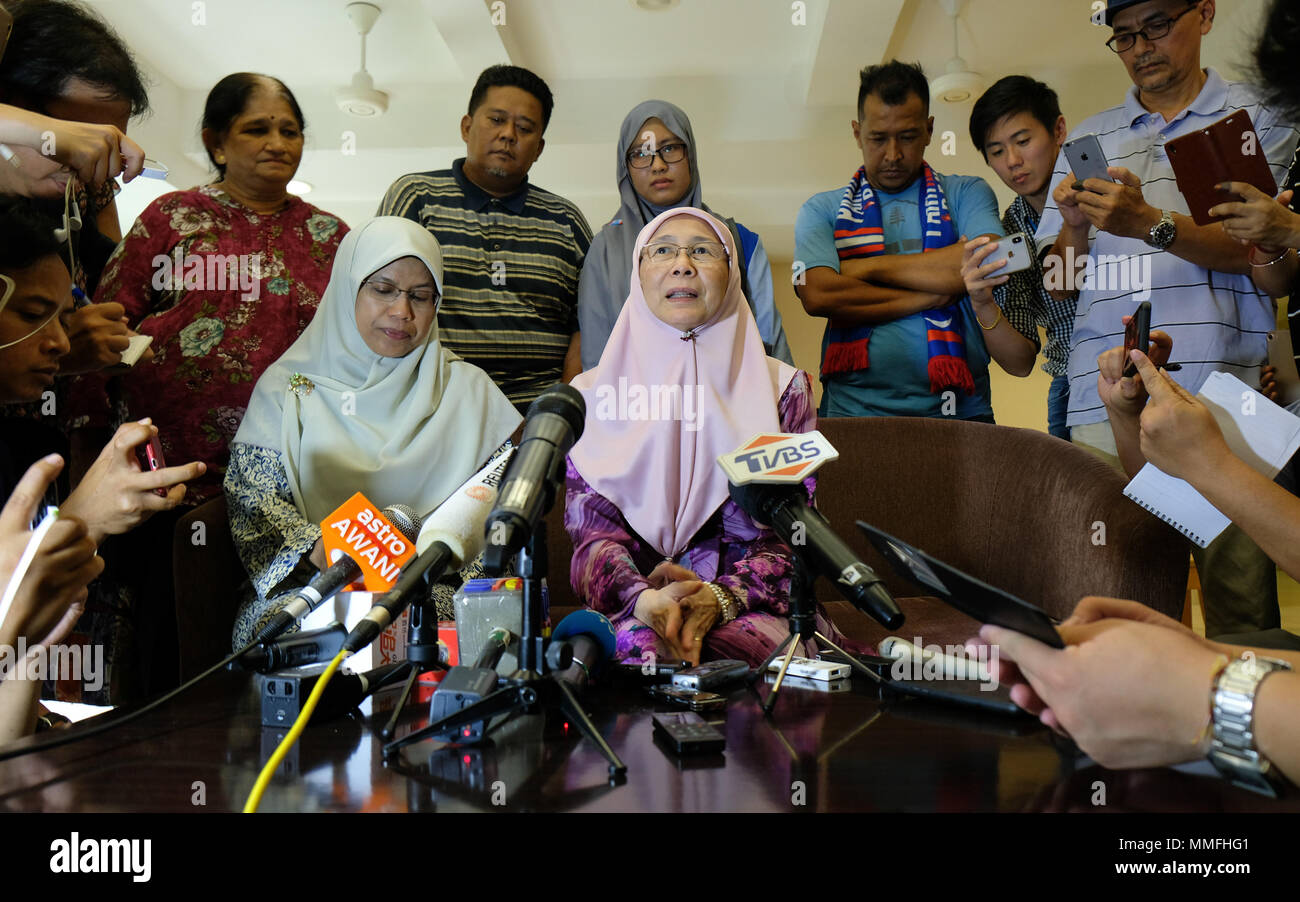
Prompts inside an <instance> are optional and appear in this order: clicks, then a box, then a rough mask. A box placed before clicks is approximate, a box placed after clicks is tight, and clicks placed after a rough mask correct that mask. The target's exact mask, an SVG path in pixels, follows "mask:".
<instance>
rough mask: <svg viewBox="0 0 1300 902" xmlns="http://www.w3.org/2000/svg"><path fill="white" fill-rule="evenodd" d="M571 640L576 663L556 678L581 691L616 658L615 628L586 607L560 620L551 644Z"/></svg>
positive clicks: (605, 618)
mask: <svg viewBox="0 0 1300 902" xmlns="http://www.w3.org/2000/svg"><path fill="white" fill-rule="evenodd" d="M566 640H567V641H568V643H569V647H570V648H571V649H572V650H573V660H572V662H571V663H570V664H569V666H568V668H567V669H565V670H561V671H559V672H557V673H556V678H557V679H561V680H564V681H565V682H566V683H568V684H569V685H570V686H572V687H574V688H575V689H577V690H579V691H582V690H583V689H586V688H587V684H588V683H589V682H591V677H592V674H594V673H595V672H596V671H598V670H599V669H600V666H601V665H602V664H604V663H605V662H606V661H608V660H610V659H612V658H613V657H614V653H615V651H616V650H617V649H616V646H615V637H614V626H613V624H611V623H610V622H609V619H608V618H607V617H605V615H603V614H598V613H596V612H595V611H592V610H589V609H586V608H583V609H582V610H579V611H574V612H573V613H572V614H570V615H569V616H568V617H565V618H564V619H563V620H561V621H560V622H559V623H558V624H557V625H556V627H555V630H554V631H553V632H552V633H551V642H553V643H554V642H563V641H566Z"/></svg>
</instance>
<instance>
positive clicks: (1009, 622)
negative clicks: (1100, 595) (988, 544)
mask: <svg viewBox="0 0 1300 902" xmlns="http://www.w3.org/2000/svg"><path fill="white" fill-rule="evenodd" d="M858 528H859V529H861V530H862V531H863V532H864V533H865V534H866V536H867V539H868V540H870V542H871V544H872V545H874V546H875V547H876V550H877V551H879V552H880V553H881V554H882V555H884V558H885V560H887V561H889V565H890V566H891V567H893V568H894V570H895V571H896V572H897V573H898V574H899V575H900V576H903V577H905V578H907V579H909V580H911V581H912V582H914V583H916V584H917V585H918V586H922V587H924V588H925V589H926V590H927V591H928V592H931V593H933V594H934V595H936V596H937V597H939V598H942V599H943V600H944V601H946V602H947V603H948V604H950V605H952V606H953V607H954V608H956V609H957V610H959V611H961V612H962V613H963V614H966V615H968V616H970V617H973V618H975V619H976V620H978V621H979V622H980V623H991V624H993V625H994V626H1001V627H1006V628H1007V629H1010V630H1015V631H1016V632H1018V633H1023V634H1024V635H1026V636H1029V637H1030V638H1033V639H1037V640H1038V641H1039V642H1042V643H1044V644H1045V645H1050V646H1051V647H1052V648H1064V647H1065V643H1064V642H1062V641H1061V637H1060V635H1058V634H1057V632H1056V626H1055V624H1054V622H1053V620H1052V618H1051V617H1049V616H1048V614H1047V612H1046V611H1044V610H1043V609H1042V608H1040V607H1037V606H1035V605H1032V604H1030V603H1029V602H1027V601H1022V600H1021V599H1019V598H1016V597H1015V596H1014V595H1012V594H1010V593H1009V592H1003V591H1002V590H1001V589H997V588H994V587H993V586H990V585H989V584H988V583H986V582H981V581H980V580H978V579H976V578H975V577H973V576H970V575H969V574H966V573H962V572H961V571H960V570H958V569H956V568H955V567H949V566H948V565H947V564H945V563H944V562H943V561H941V560H938V559H937V558H933V557H931V556H930V555H928V554H926V553H925V552H924V551H921V550H920V549H919V548H914V547H912V546H911V545H909V544H907V543H906V542H904V541H903V540H902V539H896V538H894V537H893V536H891V535H890V534H889V533H887V532H882V531H881V530H879V529H876V528H875V527H874V526H872V525H871V524H869V523H864V522H862V521H861V520H859V521H858Z"/></svg>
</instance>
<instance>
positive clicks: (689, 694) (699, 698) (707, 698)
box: [646, 686, 727, 711]
mask: <svg viewBox="0 0 1300 902" xmlns="http://www.w3.org/2000/svg"><path fill="white" fill-rule="evenodd" d="M646 692H648V693H649V694H650V695H651V696H652V697H653V698H657V699H658V700H659V701H662V702H672V703H673V704H675V705H685V706H686V707H688V708H690V709H691V710H692V711H714V710H717V709H718V708H723V707H726V704H727V698H726V696H724V695H718V694H717V693H716V692H703V691H701V690H699V689H683V688H682V687H681V686H647V687H646Z"/></svg>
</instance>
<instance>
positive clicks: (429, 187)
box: [376, 66, 591, 412]
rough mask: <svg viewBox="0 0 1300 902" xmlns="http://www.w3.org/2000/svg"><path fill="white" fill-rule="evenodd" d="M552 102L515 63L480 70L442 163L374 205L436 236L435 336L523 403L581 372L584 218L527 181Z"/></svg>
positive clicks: (587, 231) (587, 236)
mask: <svg viewBox="0 0 1300 902" xmlns="http://www.w3.org/2000/svg"><path fill="white" fill-rule="evenodd" d="M552 106H553V101H552V98H551V91H550V88H548V87H547V86H546V82H544V81H542V79H540V78H538V77H537V76H536V75H534V74H533V73H532V72H529V71H528V70H527V69H521V68H519V67H518V66H491V67H489V68H487V69H485V70H483V72H482V74H481V75H479V78H478V82H477V83H476V84H475V85H474V90H473V93H472V94H471V95H470V100H469V111H468V113H467V114H466V115H465V116H464V117H463V118H462V119H461V123H460V135H461V138H462V139H463V140H464V141H465V148H466V154H465V156H464V157H463V158H462V159H459V160H456V161H455V162H454V163H453V164H452V167H451V169H444V170H441V171H437V172H420V173H413V174H411V175H404V176H402V177H401V178H399V179H398V180H397V181H395V182H394V183H393V184H392V186H391V187H390V188H389V189H388V193H387V194H385V195H384V199H383V201H382V202H381V203H380V205H379V210H378V211H377V213H376V215H378V216H405V217H406V218H408V219H411V220H414V221H415V222H418V223H419V224H420V225H422V226H424V227H425V228H426V229H428V230H429V232H430V233H432V234H433V236H434V237H435V238H437V239H438V244H439V245H441V247H442V255H443V262H444V265H445V268H446V271H445V282H446V284H445V285H444V286H443V298H442V302H441V303H440V304H439V306H438V330H439V339H440V340H441V341H442V343H443V344H444V345H446V346H447V347H448V348H450V349H451V350H452V351H454V352H456V353H457V354H459V355H460V356H461V357H463V358H464V359H466V360H468V361H469V362H470V363H473V364H475V365H476V366H479V367H482V368H483V370H485V371H486V372H487V374H488V375H489V376H491V377H492V381H493V382H495V383H496V384H497V386H498V387H499V388H500V389H501V391H502V392H504V393H505V395H506V397H507V398H509V399H510V400H511V402H513V403H514V405H515V406H516V407H517V408H519V410H520V411H521V412H523V411H525V410H526V409H527V407H528V405H529V404H530V403H531V402H532V401H533V400H534V399H535V398H536V397H537V396H538V395H539V394H541V393H542V391H543V390H545V389H546V388H547V387H548V386H550V385H552V384H553V383H555V382H560V381H563V382H568V381H569V379H571V378H572V377H573V376H576V375H577V374H578V373H580V372H581V371H582V360H581V356H580V349H579V343H578V342H579V339H578V335H579V332H578V273H579V271H580V270H581V269H582V261H583V259H584V258H585V257H586V254H587V248H588V247H589V246H590V245H591V227H590V226H588V225H587V220H586V219H585V218H584V217H583V215H582V213H581V212H580V211H579V210H578V208H577V206H576V205H574V204H573V203H572V202H571V201H569V200H566V199H565V198H563V197H560V196H559V195H556V194H552V193H551V192H549V191H546V190H545V189H543V188H538V187H537V186H536V185H532V184H529V182H528V170H529V169H530V168H531V167H532V165H533V163H535V162H536V161H537V158H538V157H539V156H541V153H542V150H543V148H544V147H545V146H546V142H545V140H544V139H543V138H542V135H543V133H544V132H545V131H546V125H547V123H548V122H549V121H550V118H551V109H552Z"/></svg>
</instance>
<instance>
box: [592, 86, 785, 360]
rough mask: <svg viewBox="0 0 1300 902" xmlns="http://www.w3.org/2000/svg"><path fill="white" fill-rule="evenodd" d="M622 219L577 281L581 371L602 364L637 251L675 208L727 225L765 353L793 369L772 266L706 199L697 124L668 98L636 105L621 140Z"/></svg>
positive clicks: (750, 236) (608, 228)
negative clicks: (644, 234)
mask: <svg viewBox="0 0 1300 902" xmlns="http://www.w3.org/2000/svg"><path fill="white" fill-rule="evenodd" d="M615 172H616V174H617V177H618V195H619V198H620V201H621V204H620V206H619V209H618V213H616V214H615V215H614V218H613V219H612V220H610V221H609V222H608V223H607V224H606V225H605V227H604V228H603V229H601V230H600V233H599V234H598V235H596V237H595V239H593V240H592V242H591V249H590V250H589V251H588V252H587V258H586V260H585V261H584V262H583V264H582V272H581V274H580V275H579V278H578V324H579V326H580V327H581V329H582V368H583V369H584V370H589V369H591V368H592V367H594V366H595V365H596V364H597V363H599V362H600V355H601V352H602V351H604V350H605V342H606V341H608V340H609V333H610V331H611V330H612V329H613V328H614V322H615V321H616V320H617V319H618V314H619V311H620V310H622V309H623V302H624V301H625V300H627V296H628V292H629V290H630V287H631V279H632V251H633V248H634V246H635V245H636V237H637V235H638V234H639V233H640V232H641V230H642V229H643V228H645V225H646V223H648V222H649V221H650V220H652V219H654V218H655V217H656V216H658V215H659V214H660V213H662V212H664V211H665V210H669V209H672V208H674V207H698V208H699V209H702V210H707V211H708V212H710V213H712V214H713V215H714V216H716V217H717V218H719V219H721V220H722V221H723V222H725V223H726V225H727V228H729V229H730V230H731V236H732V238H734V239H735V242H736V247H738V248H740V249H741V250H742V252H743V255H744V261H743V263H742V264H741V268H740V271H741V279H742V282H741V290H742V291H743V292H744V294H745V298H746V299H747V300H748V301H749V306H750V309H751V310H752V311H753V314H754V319H755V320H756V321H757V323H758V333H759V335H760V336H762V339H763V345H764V347H765V348H766V350H767V353H768V354H769V355H770V356H772V357H775V358H777V359H778V360H781V361H784V362H785V363H789V364H793V363H794V359H793V358H792V357H791V356H790V346H789V344H788V343H787V342H786V339H785V329H784V328H783V327H782V325H781V314H780V313H778V312H777V309H776V301H775V299H774V297H773V294H772V267H771V264H769V263H768V260H767V252H766V251H765V250H764V249H763V241H762V239H760V238H759V237H758V235H756V234H755V233H754V232H751V231H750V230H749V229H747V228H745V227H744V226H743V225H741V224H740V223H738V222H736V221H735V220H732V219H728V218H726V217H725V216H723V215H722V214H721V213H718V212H716V211H714V210H711V209H709V207H708V206H707V205H705V203H704V201H703V200H702V199H701V193H702V191H701V188H700V167H699V160H698V158H697V157H696V150H695V133H694V132H693V131H692V129H691V120H690V119H689V118H687V116H686V113H684V112H683V111H682V110H681V109H680V108H678V107H676V106H674V105H673V104H671V103H668V102H666V101H663V100H647V101H645V102H644V103H640V104H637V106H635V107H633V108H632V112H630V113H628V114H627V116H626V118H624V119H623V125H622V127H621V128H620V129H619V135H618V160H617V163H616V165H615Z"/></svg>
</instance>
